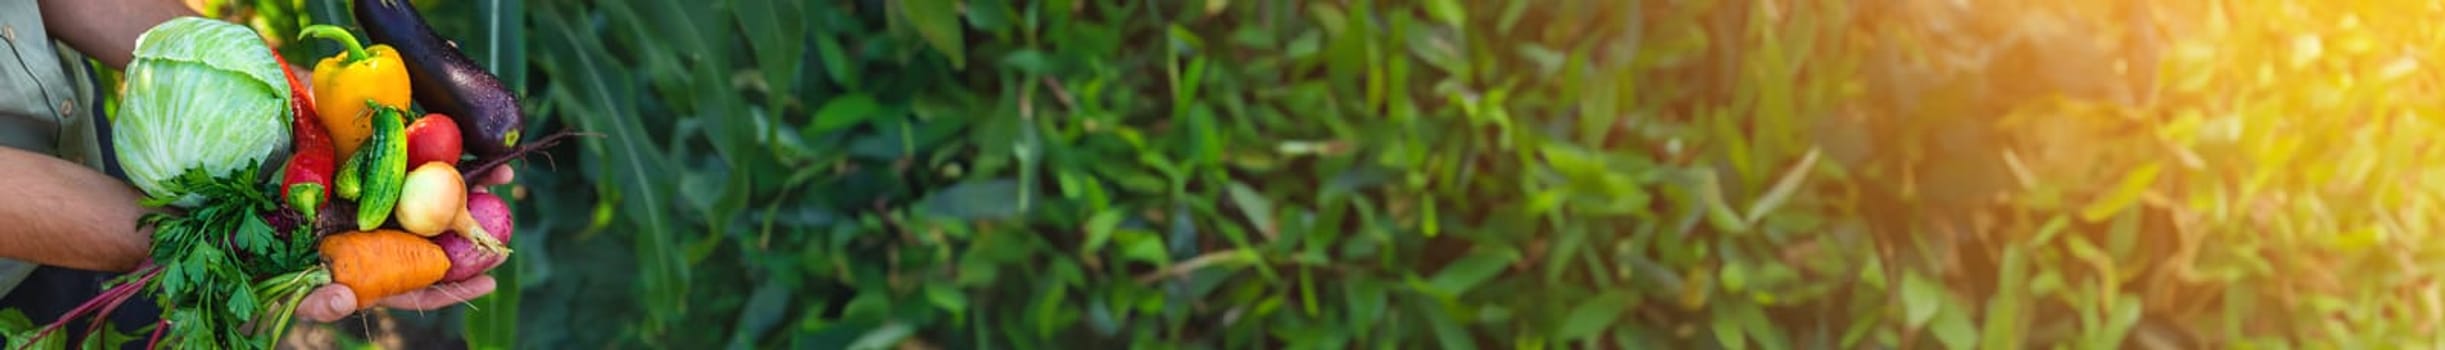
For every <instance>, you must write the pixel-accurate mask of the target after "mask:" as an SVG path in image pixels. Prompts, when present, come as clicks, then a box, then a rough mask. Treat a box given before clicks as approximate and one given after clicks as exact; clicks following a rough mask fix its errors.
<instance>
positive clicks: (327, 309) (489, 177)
mask: <svg viewBox="0 0 2445 350" xmlns="http://www.w3.org/2000/svg"><path fill="white" fill-rule="evenodd" d="M516 177H517V173H516V172H514V171H510V168H509V166H507V165H504V166H499V167H494V168H493V170H492V173H491V174H486V175H485V176H484V178H483V179H481V180H477V181H476V183H477V184H478V185H477V186H476V187H475V189H473V190H472V191H474V192H490V191H491V187H492V186H493V185H500V184H507V183H509V181H510V180H512V179H514V178H516ZM493 287H495V286H494V285H493V280H492V276H476V277H475V278H470V279H467V280H465V281H459V282H457V283H445V284H436V285H433V286H431V287H425V288H424V289H420V290H416V291H411V292H407V293H406V294H400V295H393V296H391V297H389V298H383V299H382V302H380V303H378V304H380V306H382V307H388V308H393V309H407V310H433V309H440V308H444V307H449V306H450V305H453V304H458V303H462V302H466V301H467V300H471V299H475V298H476V297H480V296H484V295H485V294H492V289H493ZM356 312H357V293H356V291H354V290H349V289H348V286H343V285H339V284H337V283H334V284H331V285H327V286H323V287H322V288H316V289H315V290H314V292H312V294H307V295H306V300H305V301H303V302H301V303H300V304H298V305H297V316H299V317H304V318H305V319H306V320H310V321H314V322H332V321H338V320H339V319H340V318H343V317H348V315H349V314H353V313H356Z"/></svg>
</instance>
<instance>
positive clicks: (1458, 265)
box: [1424, 250, 1519, 296]
mask: <svg viewBox="0 0 2445 350" xmlns="http://www.w3.org/2000/svg"><path fill="white" fill-rule="evenodd" d="M1518 259H1519V253H1517V252H1513V251H1510V250H1493V251H1481V252H1476V253H1471V254H1469V256H1467V257H1463V258H1460V260H1454V261H1452V264H1451V265H1445V266H1444V267H1443V271H1442V272H1437V273H1435V277H1434V278H1433V279H1431V280H1428V281H1427V282H1426V285H1425V286H1424V287H1426V288H1427V291H1428V292H1430V293H1433V294H1436V295H1443V296H1459V295H1461V294H1465V293H1468V292H1469V290H1470V289H1475V288H1477V286H1478V285H1479V284H1482V283H1485V282H1486V280H1490V279H1494V277H1496V276H1501V275H1502V273H1503V270H1505V269H1508V268H1510V267H1511V263H1512V262H1513V261H1516V260H1518Z"/></svg>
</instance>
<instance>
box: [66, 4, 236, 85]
mask: <svg viewBox="0 0 2445 350" xmlns="http://www.w3.org/2000/svg"><path fill="white" fill-rule="evenodd" d="M39 2H40V3H42V25H43V27H44V29H47V30H49V31H50V32H51V36H53V37H57V38H59V40H60V41H63V42H67V43H68V46H70V47H75V48H76V50H77V51H79V52H83V53H85V55H86V56H91V57H93V58H94V59H96V60H100V61H102V64H106V65H110V66H111V68H125V67H127V61H128V60H130V59H134V57H135V54H136V37H137V36H141V35H144V31H145V30H149V29H153V26H155V25H160V24H161V22H166V21H169V20H170V19H172V18H178V17H186V16H196V15H197V14H196V13H195V10H194V9H190V8H187V5H186V3H183V2H180V1H179V0H46V1H39Z"/></svg>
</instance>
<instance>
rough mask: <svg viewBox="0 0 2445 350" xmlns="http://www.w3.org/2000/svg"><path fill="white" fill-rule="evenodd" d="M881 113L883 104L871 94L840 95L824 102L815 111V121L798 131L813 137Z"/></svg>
mask: <svg viewBox="0 0 2445 350" xmlns="http://www.w3.org/2000/svg"><path fill="white" fill-rule="evenodd" d="M882 114H883V105H882V104H881V103H878V102H875V100H874V96H873V95H867V94H864V93H856V94H849V95H842V96H840V97H834V98H832V100H831V101H826V102H824V104H823V108H822V109H817V110H816V111H815V122H814V123H809V124H807V126H806V129H805V130H802V131H799V133H800V134H801V137H806V138H809V139H814V138H818V137H820V136H822V134H823V133H827V132H831V131H833V130H839V129H840V128H845V127H849V126H851V125H857V124H858V123H863V122H865V121H866V120H868V119H874V118H875V117H879V116H881V115H882Z"/></svg>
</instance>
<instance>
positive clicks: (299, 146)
mask: <svg viewBox="0 0 2445 350" xmlns="http://www.w3.org/2000/svg"><path fill="white" fill-rule="evenodd" d="M272 57H273V58H274V59H277V60H279V61H280V72H281V73H283V74H284V75H287V76H288V79H289V106H290V108H291V109H294V110H296V115H295V116H294V118H293V119H290V121H289V129H290V131H291V134H292V135H295V136H294V137H295V138H293V139H292V141H293V142H294V144H293V147H291V148H293V149H295V150H296V152H295V153H293V154H291V155H289V161H288V166H287V168H286V170H284V171H283V174H281V179H280V189H281V191H280V192H281V199H284V200H286V201H287V203H288V204H289V206H290V207H293V208H296V209H297V210H298V211H299V212H301V213H304V214H306V215H305V217H308V218H313V217H317V216H316V214H317V213H319V212H320V211H321V209H322V208H324V207H326V206H329V205H330V203H331V174H332V172H333V171H335V170H336V168H338V167H339V162H338V161H337V160H336V159H338V158H339V155H338V154H337V153H338V150H335V149H334V148H333V147H334V146H333V145H332V144H331V133H330V132H328V131H324V130H323V124H322V118H318V117H316V116H315V114H314V96H313V94H312V93H310V92H309V91H312V90H311V89H309V88H307V87H306V84H305V83H304V82H303V81H300V80H298V79H297V73H296V71H294V70H291V69H290V68H291V66H289V61H288V59H285V58H280V53H279V52H273V53H272Z"/></svg>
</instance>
